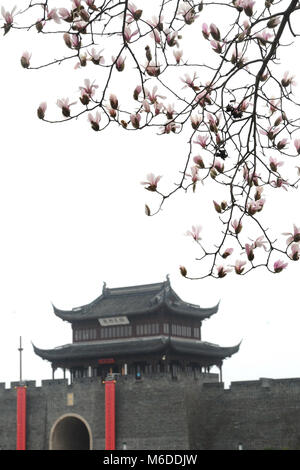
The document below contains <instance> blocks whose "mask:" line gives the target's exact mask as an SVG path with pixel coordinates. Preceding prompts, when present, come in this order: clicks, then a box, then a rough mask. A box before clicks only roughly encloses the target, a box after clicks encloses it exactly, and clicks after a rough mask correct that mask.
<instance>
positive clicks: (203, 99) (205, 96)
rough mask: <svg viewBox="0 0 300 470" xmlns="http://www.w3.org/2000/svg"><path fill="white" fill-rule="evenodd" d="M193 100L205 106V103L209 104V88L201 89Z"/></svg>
mask: <svg viewBox="0 0 300 470" xmlns="http://www.w3.org/2000/svg"><path fill="white" fill-rule="evenodd" d="M195 101H196V102H197V103H198V104H199V105H200V106H202V108H204V107H205V105H207V104H211V96H210V93H209V89H204V90H202V91H201V92H200V93H199V94H198V95H197V96H196V98H195Z"/></svg>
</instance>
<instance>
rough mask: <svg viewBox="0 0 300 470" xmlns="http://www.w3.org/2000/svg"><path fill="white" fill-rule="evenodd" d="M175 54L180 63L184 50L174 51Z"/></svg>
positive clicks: (177, 61)
mask: <svg viewBox="0 0 300 470" xmlns="http://www.w3.org/2000/svg"><path fill="white" fill-rule="evenodd" d="M173 55H174V57H175V60H176V63H177V64H179V63H180V61H181V59H182V56H183V51H178V50H176V51H173Z"/></svg>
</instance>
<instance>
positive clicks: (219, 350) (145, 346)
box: [33, 336, 239, 361]
mask: <svg viewBox="0 0 300 470" xmlns="http://www.w3.org/2000/svg"><path fill="white" fill-rule="evenodd" d="M33 348H34V352H35V353H36V354H37V355H38V356H40V357H42V358H43V359H46V360H48V361H63V360H68V359H71V360H73V359H77V358H78V359H83V358H105V357H117V356H123V355H124V354H125V355H126V354H128V355H131V354H132V355H134V354H147V353H155V352H164V351H167V350H171V351H174V352H178V353H183V354H189V355H195V356H198V357H199V358H201V357H203V358H207V357H209V358H212V360H214V359H216V360H220V359H225V358H226V357H230V356H231V355H232V354H235V353H236V352H237V351H238V350H239V345H237V346H233V347H221V346H218V345H216V344H212V343H207V342H205V341H199V340H194V339H183V338H177V337H167V336H152V337H151V336H149V337H143V338H132V339H114V340H104V341H89V342H85V343H84V342H81V343H73V344H66V345H64V346H59V347H58V348H54V349H39V348H37V347H36V346H34V345H33Z"/></svg>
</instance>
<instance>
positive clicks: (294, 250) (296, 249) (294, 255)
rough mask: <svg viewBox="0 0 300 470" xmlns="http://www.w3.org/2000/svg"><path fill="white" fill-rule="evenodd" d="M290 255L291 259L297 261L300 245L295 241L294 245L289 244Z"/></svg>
mask: <svg viewBox="0 0 300 470" xmlns="http://www.w3.org/2000/svg"><path fill="white" fill-rule="evenodd" d="M291 251H292V253H291V255H292V259H293V260H294V261H297V260H298V259H299V254H300V247H299V245H297V244H296V243H295V244H294V245H292V246H291Z"/></svg>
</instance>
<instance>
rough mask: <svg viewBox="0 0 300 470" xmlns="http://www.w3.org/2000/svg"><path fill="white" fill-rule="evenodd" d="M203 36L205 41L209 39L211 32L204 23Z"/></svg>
mask: <svg viewBox="0 0 300 470" xmlns="http://www.w3.org/2000/svg"><path fill="white" fill-rule="evenodd" d="M202 34H203V36H204V38H205V39H209V35H210V31H209V28H208V26H207V24H206V23H203V25H202Z"/></svg>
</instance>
